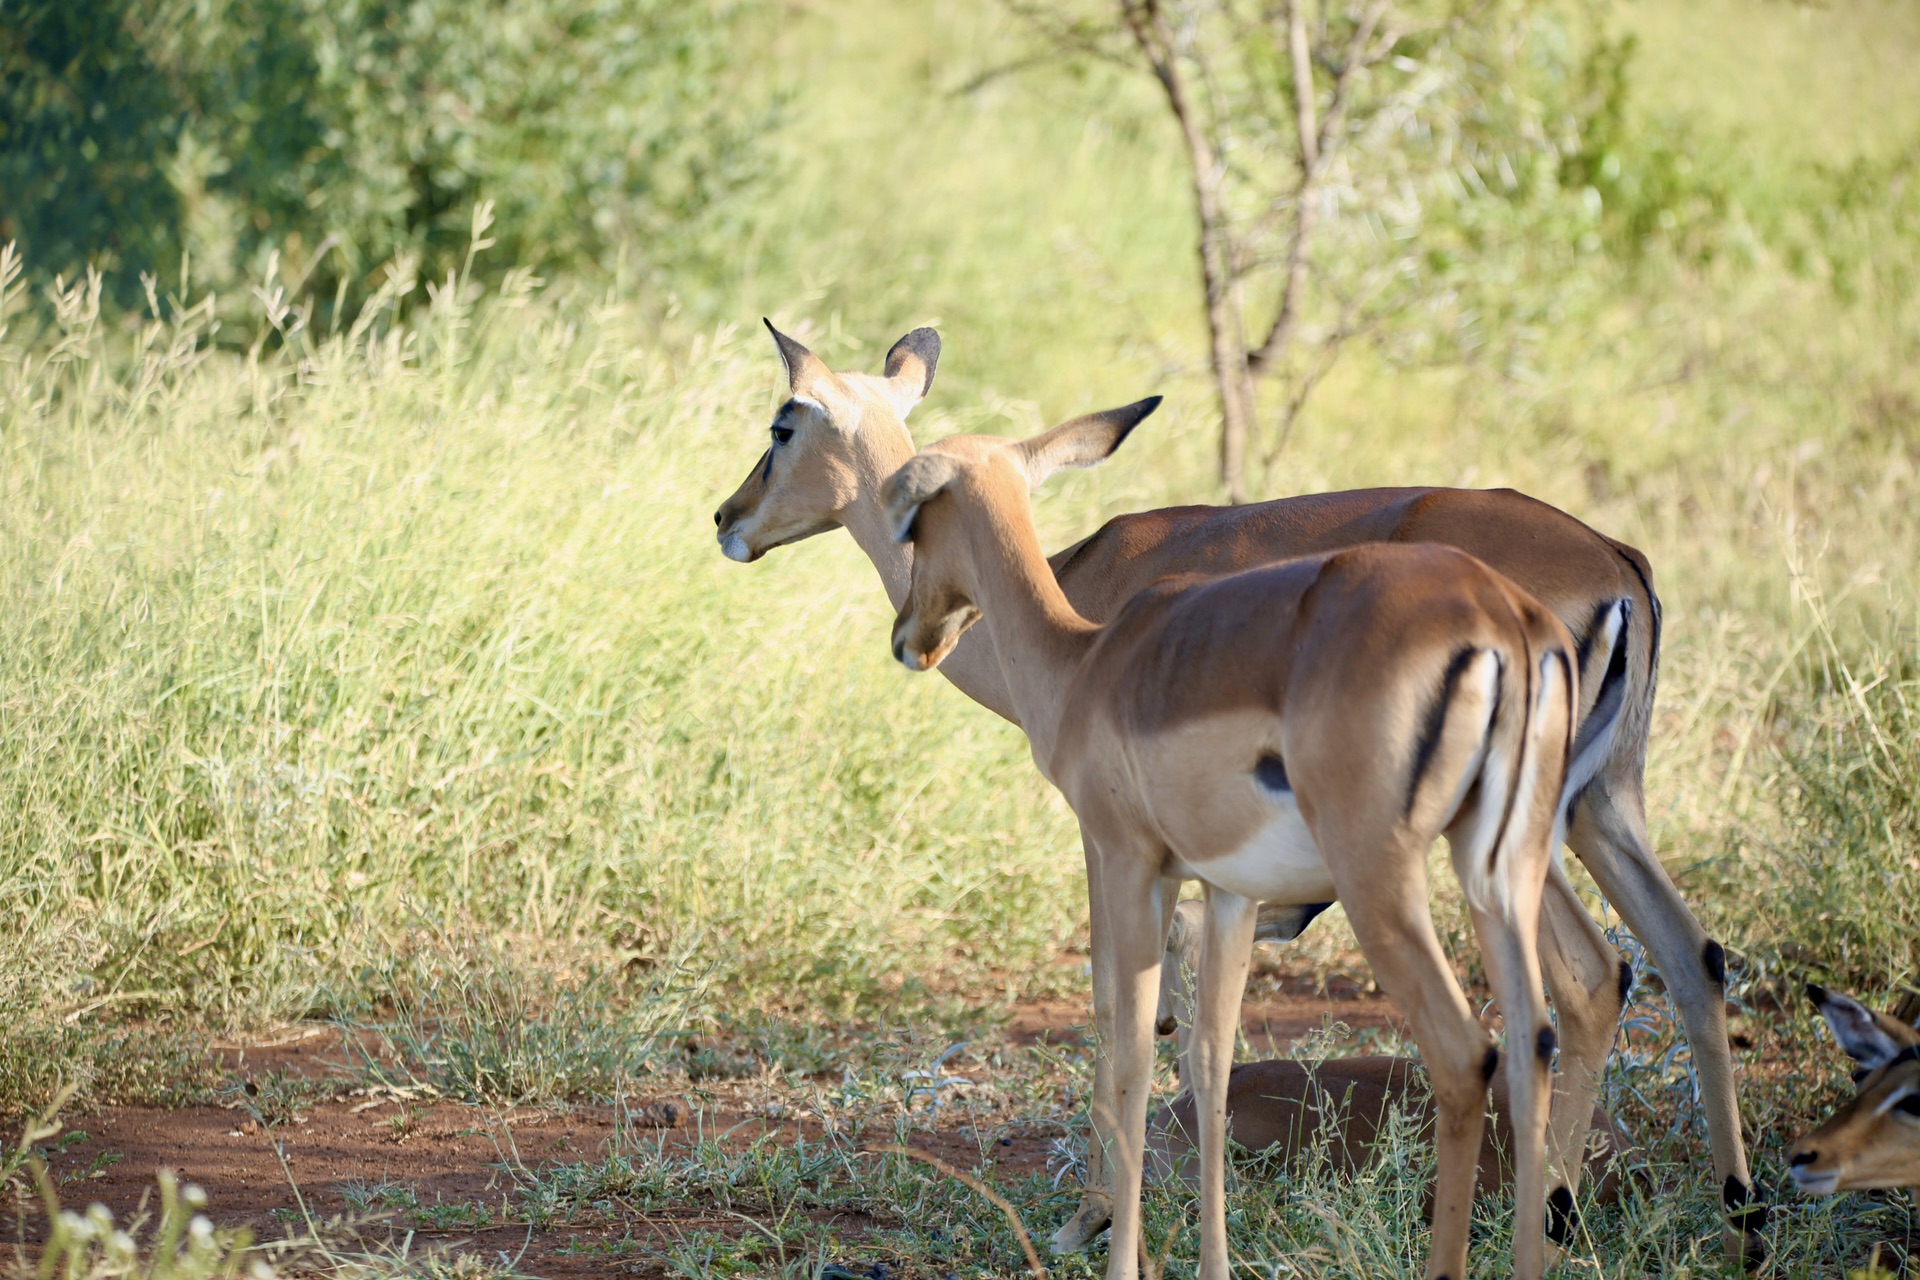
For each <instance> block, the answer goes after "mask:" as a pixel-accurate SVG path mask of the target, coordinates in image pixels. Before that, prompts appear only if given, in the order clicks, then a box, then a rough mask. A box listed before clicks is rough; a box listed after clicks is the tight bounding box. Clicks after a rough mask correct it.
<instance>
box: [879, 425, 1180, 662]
mask: <svg viewBox="0 0 1920 1280" xmlns="http://www.w3.org/2000/svg"><path fill="white" fill-rule="evenodd" d="M1159 406H1160V397H1159V396H1150V397H1148V398H1147V399H1145V400H1141V401H1137V402H1136V403H1134V404H1130V405H1127V406H1125V407H1124V408H1119V409H1108V410H1106V411H1105V412H1103V413H1093V414H1088V415H1087V416H1086V417H1084V418H1075V419H1074V420H1073V421H1071V422H1064V423H1061V424H1060V425H1059V426H1057V427H1054V428H1053V429H1052V430H1050V431H1043V432H1041V433H1040V434H1039V435H1037V436H1035V437H1033V438H1032V439H1031V440H1005V439H1001V438H1000V437H998V436H953V437H951V438H949V439H946V440H942V441H940V443H938V444H935V445H930V446H928V447H927V448H926V449H925V450H923V451H921V452H920V453H917V454H915V455H914V456H913V457H912V458H910V459H909V460H908V461H907V463H906V465H905V466H903V467H901V468H900V470H899V471H897V472H895V473H894V475H893V476H892V477H891V478H890V479H889V480H888V481H887V482H886V484H885V486H883V487H882V489H881V491H880V501H881V505H882V506H883V507H884V508H885V511H886V516H887V523H888V525H889V527H891V528H892V529H893V531H894V537H895V538H897V539H898V540H899V541H901V542H911V543H912V544H913V581H912V583H911V584H910V585H909V586H908V588H907V599H906V602H905V603H904V604H902V605H901V606H900V614H899V616H898V617H897V618H896V619H895V620H894V624H893V656H894V657H896V658H898V659H899V660H900V661H901V662H902V663H904V664H905V665H906V668H907V670H909V671H931V670H932V669H933V668H935V667H937V666H939V665H940V662H941V660H942V659H943V658H945V657H946V656H947V655H948V654H949V653H951V652H953V646H954V645H955V644H957V643H959V640H960V636H961V634H962V633H963V632H965V631H966V629H967V628H968V627H970V626H972V625H973V623H974V622H975V621H976V620H977V619H978V618H979V617H980V608H979V605H978V603H977V601H978V599H979V591H978V588H977V585H976V582H975V578H974V558H973V555H972V554H970V547H969V543H968V538H967V528H968V517H969V516H976V517H977V516H978V515H979V514H980V513H981V512H982V511H983V510H984V512H985V513H986V514H987V517H988V522H989V524H990V525H991V527H992V528H993V529H994V531H995V532H994V533H993V534H991V535H990V537H991V538H992V539H993V544H997V545H998V546H999V547H1000V548H1001V549H1005V547H1006V545H1007V543H1006V539H1005V536H1004V533H1003V532H1001V531H1004V530H1005V529H1006V528H1008V527H1009V526H1008V524H1007V523H1006V522H1007V521H1009V520H1012V521H1020V520H1031V518H1032V515H1031V511H1030V509H1029V507H1028V505H1027V503H1028V499H1027V494H1028V492H1029V491H1030V490H1032V489H1033V487H1034V486H1036V485H1038V484H1039V483H1040V482H1041V481H1043V480H1045V479H1046V478H1047V477H1048V476H1050V475H1052V474H1053V473H1054V472H1055V471H1058V470H1059V469H1060V468H1062V467H1090V466H1092V465H1093V464H1094V463H1096V462H1099V461H1101V460H1102V459H1104V458H1106V457H1107V456H1108V455H1109V454H1111V453H1112V452H1113V451H1114V450H1115V449H1117V448H1119V447H1120V442H1121V441H1123V440H1125V439H1126V438H1127V433H1128V432H1130V431H1132V430H1133V429H1134V427H1136V426H1138V425H1139V424H1140V422H1141V420H1142V419H1144V418H1145V417H1146V416H1147V415H1148V414H1150V413H1152V412H1153V411H1154V410H1155V409H1157V408H1159ZM963 504H964V507H965V509H963Z"/></svg>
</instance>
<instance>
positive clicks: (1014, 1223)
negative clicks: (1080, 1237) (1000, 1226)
mask: <svg viewBox="0 0 1920 1280" xmlns="http://www.w3.org/2000/svg"><path fill="white" fill-rule="evenodd" d="M873 1150H874V1151H875V1153H877V1154H879V1155H883V1156H906V1157H907V1158H908V1159H910V1160H918V1161H920V1162H921V1163H922V1164H930V1165H932V1166H933V1167H934V1168H935V1169H938V1170H939V1171H940V1172H941V1173H944V1174H946V1175H947V1176H948V1177H949V1178H952V1179H953V1180H954V1181H955V1182H959V1183H964V1184H965V1185H966V1186H968V1187H970V1188H972V1189H973V1190H974V1191H976V1192H978V1193H979V1194H980V1195H981V1196H982V1197H983V1198H985V1199H986V1200H987V1201H989V1202H990V1203H991V1204H992V1205H993V1206H994V1207H995V1208H997V1209H999V1210H1000V1212H1001V1213H1004V1214H1006V1215H1007V1223H1008V1225H1009V1226H1011V1227H1012V1228H1013V1234H1014V1235H1016V1236H1018V1237H1019V1238H1020V1248H1021V1250H1022V1252H1024V1253H1025V1254H1026V1255H1027V1270H1029V1271H1031V1272H1032V1273H1033V1275H1034V1277H1035V1280H1047V1269H1046V1268H1045V1267H1043V1266H1041V1265H1040V1255H1039V1254H1038V1253H1036V1252H1034V1248H1033V1237H1032V1236H1029V1235H1028V1234H1027V1228H1026V1226H1025V1225H1024V1224H1023V1223H1022V1222H1021V1221H1020V1214H1019V1213H1018V1212H1017V1211H1016V1210H1015V1209H1014V1207H1013V1206H1012V1205H1011V1204H1009V1203H1007V1198H1006V1197H1005V1196H1003V1195H1001V1194H1000V1193H999V1192H998V1191H995V1190H994V1189H993V1188H992V1187H989V1186H988V1185H987V1184H986V1183H984V1182H982V1181H980V1179H978V1178H976V1177H974V1176H973V1175H972V1174H970V1173H962V1172H960V1170H958V1169H956V1168H954V1167H953V1166H952V1165H950V1164H948V1163H947V1162H946V1161H945V1160H942V1159H941V1158H940V1157H939V1156H936V1155H933V1154H932V1153H930V1152H926V1151H916V1150H914V1149H913V1148H912V1147H875V1148H874V1149H873Z"/></svg>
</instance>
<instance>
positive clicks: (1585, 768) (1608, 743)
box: [1553, 601, 1627, 858]
mask: <svg viewBox="0 0 1920 1280" xmlns="http://www.w3.org/2000/svg"><path fill="white" fill-rule="evenodd" d="M1625 615H1626V608H1625V601H1620V602H1618V603H1616V604H1615V605H1614V606H1613V608H1612V609H1610V610H1608V611H1607V621H1606V622H1605V623H1603V624H1602V625H1603V626H1605V627H1606V636H1605V640H1606V653H1607V659H1606V661H1605V662H1602V663H1598V664H1596V665H1598V666H1599V668H1600V679H1601V682H1602V684H1601V688H1602V689H1603V690H1604V687H1605V680H1606V671H1607V667H1608V666H1610V665H1611V664H1612V662H1613V652H1614V649H1615V647H1616V646H1618V645H1619V644H1621V643H1622V641H1623V639H1624V637H1623V636H1622V635H1621V632H1622V631H1623V630H1624V623H1625ZM1595 647H1596V649H1597V648H1598V646H1597V645H1596V646H1595ZM1626 698H1627V692H1626V689H1625V688H1624V687H1623V688H1622V689H1621V690H1620V702H1619V704H1618V705H1617V706H1615V707H1614V711H1613V716H1612V718H1611V719H1609V720H1608V721H1607V722H1606V723H1605V724H1603V725H1601V726H1600V727H1599V732H1597V733H1596V734H1594V736H1593V740H1592V741H1591V742H1589V743H1587V746H1586V750H1584V751H1582V752H1581V753H1580V755H1579V756H1578V758H1576V759H1574V760H1572V761H1569V762H1568V764H1567V785H1566V786H1564V787H1562V788H1561V789H1560V812H1561V814H1562V815H1563V816H1564V815H1565V813H1566V811H1567V806H1568V805H1569V804H1571V803H1573V798H1574V797H1575V796H1577V795H1579V794H1580V791H1581V789H1582V788H1583V787H1585V786H1586V785H1587V784H1588V783H1589V782H1592V781H1593V778H1594V775H1595V774H1597V773H1599V772H1600V766H1601V765H1603V764H1605V763H1606V760H1607V756H1608V755H1609V754H1611V753H1612V751H1613V735H1614V731H1615V730H1616V729H1618V728H1619V727H1620V714H1621V712H1623V711H1625V710H1626ZM1595 709H1596V710H1597V709H1598V704H1596V706H1595ZM1580 727H1584V726H1580ZM1578 736H1579V735H1578V731H1577V729H1576V733H1575V737H1576V738H1577V737H1578ZM1559 836H1560V832H1559V831H1558V830H1556V831H1555V832H1554V841H1553V853H1554V857H1556V858H1557V857H1559V856H1560V839H1559Z"/></svg>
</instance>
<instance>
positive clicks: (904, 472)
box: [880, 453, 960, 542]
mask: <svg viewBox="0 0 1920 1280" xmlns="http://www.w3.org/2000/svg"><path fill="white" fill-rule="evenodd" d="M959 474H960V464H959V463H957V462H955V461H954V460H953V459H952V458H950V457H948V456H947V455H946V454H944V453H916V454H914V455H913V456H912V457H911V458H908V459H907V463H906V465H905V466H903V467H901V468H900V469H899V470H898V471H896V472H894V473H893V475H892V476H891V477H890V478H889V479H888V480H887V483H886V485H885V486H884V487H883V488H882V489H881V490H880V502H881V505H882V507H883V508H884V509H885V511H886V513H887V527H888V528H889V529H892V530H893V540H894V541H895V542H905V541H907V539H908V538H910V537H911V536H912V535H913V519H914V517H915V516H917V515H919V514H920V506H921V504H922V503H924V502H926V500H927V499H929V498H931V497H933V495H934V494H936V493H939V492H940V491H941V490H942V489H944V488H946V487H947V485H949V484H950V483H952V481H953V478H954V477H955V476H957V475H959Z"/></svg>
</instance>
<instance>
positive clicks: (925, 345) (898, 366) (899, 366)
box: [886, 328, 940, 418]
mask: <svg viewBox="0 0 1920 1280" xmlns="http://www.w3.org/2000/svg"><path fill="white" fill-rule="evenodd" d="M939 364H940V334H939V331H938V330H934V329H924V328H922V329H915V330H914V331H913V332H912V333H909V334H908V335H907V336H906V337H904V338H902V339H900V341H898V342H896V343H894V344H893V347H892V349H891V350H889V351H888V352H887V374H886V377H887V383H888V389H889V390H890V391H891V392H892V394H893V399H894V403H895V405H896V406H898V407H899V408H900V416H901V417H903V418H904V417H906V416H907V411H908V410H909V409H911V408H913V406H914V405H916V404H919V403H920V402H921V401H922V400H924V399H926V397H927V392H929V391H931V390H933V371H934V369H935V368H937V367H938V366H939Z"/></svg>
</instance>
